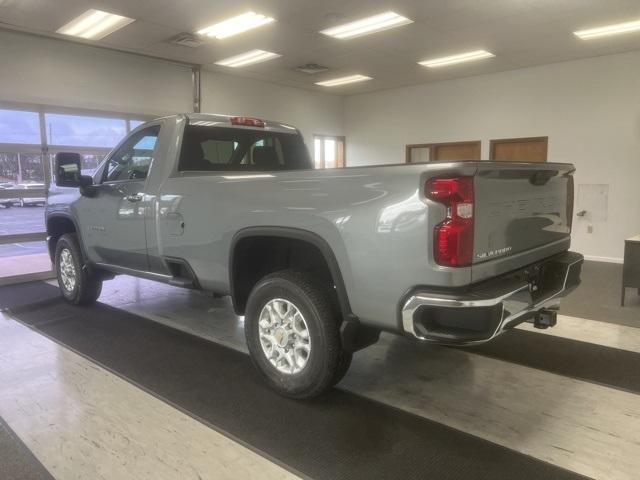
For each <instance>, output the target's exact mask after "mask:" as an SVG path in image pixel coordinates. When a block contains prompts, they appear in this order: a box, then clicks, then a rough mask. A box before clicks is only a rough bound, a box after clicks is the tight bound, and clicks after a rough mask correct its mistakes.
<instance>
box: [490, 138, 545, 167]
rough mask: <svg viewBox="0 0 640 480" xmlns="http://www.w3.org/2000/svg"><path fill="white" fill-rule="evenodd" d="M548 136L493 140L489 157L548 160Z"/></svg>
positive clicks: (534, 160)
mask: <svg viewBox="0 0 640 480" xmlns="http://www.w3.org/2000/svg"><path fill="white" fill-rule="evenodd" d="M548 141H549V138H548V137H531V138H505V139H501V140H491V148H490V154H489V158H490V159H491V160H495V161H499V162H546V161H547V145H548Z"/></svg>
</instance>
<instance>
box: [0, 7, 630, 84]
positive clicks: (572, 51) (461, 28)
mask: <svg viewBox="0 0 640 480" xmlns="http://www.w3.org/2000/svg"><path fill="white" fill-rule="evenodd" d="M89 8H98V9H101V10H106V11H109V12H112V13H117V14H120V15H125V16H128V17H132V18H135V19H136V20H137V21H136V22H134V23H132V24H130V25H128V26H126V27H124V28H123V29H121V30H119V31H117V32H115V33H113V34H112V35H109V36H108V37H106V38H104V39H103V40H101V41H99V42H97V44H99V45H103V46H107V47H111V48H117V49H122V50H128V51H133V52H138V53H143V54H147V55H153V56H158V57H162V58H167V59H170V60H178V61H183V62H189V63H196V64H201V65H203V66H204V67H205V68H206V69H208V70H212V71H222V72H226V73H230V74H234V75H242V76H246V77H251V78H259V79H263V80H267V81H271V82H275V83H279V84H283V85H290V86H295V87H302V88H308V89H314V90H325V91H330V92H332V93H338V94H356V93H362V92H369V91H374V90H380V89H386V88H394V87H400V86H405V85H412V84H418V83H426V82H432V81H438V80H444V79H450V78H457V77H466V76H472V75H479V74H483V73H490V72H498V71H503V70H511V69H515V68H521V67H528V66H533V65H541V64H547V63H553V62H560V61H565V60H571V59H577V58H583V57H592V56H597V55H605V54H610V53H618V52H623V51H628V50H635V49H640V33H632V34H627V35H620V36H617V37H608V38H601V39H593V40H589V41H584V40H579V39H577V38H576V37H575V36H574V35H573V34H572V32H573V31H575V30H579V29H584V28H590V27H597V26H601V25H606V24H610V23H619V22H624V21H630V20H636V19H640V0H387V1H381V0H254V1H246V0H0V22H2V23H0V26H2V24H5V25H4V26H5V27H8V28H13V29H19V30H24V31H27V32H33V33H38V34H42V35H47V36H51V37H60V38H66V39H68V37H63V36H61V35H57V34H55V33H54V32H55V30H57V29H58V28H60V27H61V26H62V25H64V24H66V23H67V22H68V21H69V20H71V19H73V18H75V17H76V16H77V15H79V14H81V13H83V12H84V11H85V10H87V9H89ZM248 10H253V11H255V12H257V13H262V14H265V15H269V16H272V17H274V18H275V19H276V22H274V23H271V24H269V25H266V26H264V27H261V28H258V29H256V30H253V31H250V32H246V33H243V34H240V35H237V36H234V37H231V38H227V39H224V40H217V39H207V40H206V41H205V45H203V46H202V47H200V48H196V49H193V48H188V47H181V46H178V45H171V44H169V43H167V40H168V39H170V38H171V37H173V36H174V35H176V34H178V33H181V32H195V31H197V30H199V29H201V28H203V27H205V26H208V25H211V24H212V23H216V22H218V21H220V20H224V19H226V18H229V17H231V16H234V15H237V14H240V13H243V12H245V11H248ZM387 10H393V11H395V12H397V13H399V14H401V15H404V16H406V17H409V18H410V19H412V20H414V22H415V23H412V24H410V25H406V26H402V27H398V28H394V29H391V30H387V31H384V32H380V33H376V34H372V35H367V36H363V37H360V38H354V39H351V40H337V39H333V38H329V37H326V36H324V35H321V34H319V33H318V31H319V30H322V29H325V28H327V27H329V26H332V25H336V24H340V23H344V22H346V21H351V20H355V19H358V18H361V17H365V16H369V15H373V14H376V13H380V12H383V11H387ZM87 43H93V42H87ZM255 48H259V49H262V50H269V51H272V52H276V53H279V54H281V55H282V57H280V58H278V59H275V60H272V61H268V62H265V63H261V64H256V65H252V66H248V67H246V68H240V69H231V68H225V67H220V66H217V65H214V62H215V61H217V60H220V59H222V58H226V57H230V56H233V55H237V54H239V53H243V52H245V51H248V50H252V49H255ZM478 49H485V50H489V51H490V52H493V53H494V54H495V55H496V57H495V58H492V59H488V60H481V61H478V62H473V63H467V64H460V65H455V66H450V67H444V68H440V69H435V70H432V69H427V68H425V67H422V66H420V65H417V64H416V62H417V61H419V60H423V59H425V58H432V57H440V56H446V55H451V54H456V53H460V52H465V51H468V50H478ZM309 62H314V63H319V64H322V65H325V66H327V67H329V68H330V71H328V72H325V73H320V74H316V75H308V74H305V73H301V72H297V71H295V70H293V68H294V67H295V66H297V65H300V64H304V63H309ZM355 73H359V74H363V75H368V76H371V77H373V80H371V81H367V82H363V83H360V84H352V85H348V86H343V87H338V88H331V89H327V88H323V87H318V86H315V85H314V82H317V81H321V80H326V79H330V78H334V77H337V76H343V75H351V74H355Z"/></svg>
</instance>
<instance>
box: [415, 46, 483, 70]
mask: <svg viewBox="0 0 640 480" xmlns="http://www.w3.org/2000/svg"><path fill="white" fill-rule="evenodd" d="M491 57H495V55H494V54H493V53H491V52H487V51H486V50H474V51H473V52H467V53H460V54H458V55H451V56H449V57H440V58H433V59H431V60H423V61H421V62H418V63H419V64H420V65H424V66H425V67H430V68H435V67H444V66H445V65H453V64H455V63H462V62H470V61H472V60H481V59H483V58H491Z"/></svg>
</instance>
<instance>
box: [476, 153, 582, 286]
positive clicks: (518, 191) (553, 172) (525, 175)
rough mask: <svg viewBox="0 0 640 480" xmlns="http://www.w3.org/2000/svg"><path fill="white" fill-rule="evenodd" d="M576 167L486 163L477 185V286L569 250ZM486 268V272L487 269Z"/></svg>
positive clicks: (477, 178) (479, 165) (480, 167)
mask: <svg viewBox="0 0 640 480" xmlns="http://www.w3.org/2000/svg"><path fill="white" fill-rule="evenodd" d="M573 171H574V167H573V165H570V164H559V163H543V164H540V163H508V162H486V163H480V164H478V170H477V173H476V178H475V182H474V189H475V211H474V217H475V233H474V261H473V271H474V274H473V275H472V276H473V277H474V281H477V280H480V279H481V278H482V277H487V276H494V275H498V274H500V273H504V272H507V271H510V270H514V269H516V268H519V267H521V266H524V265H527V264H529V263H533V262H535V261H537V260H540V259H542V258H545V257H548V256H550V255H553V254H554V253H558V251H563V250H566V249H567V248H568V246H569V241H570V233H571V219H572V215H573V177H572V174H573ZM485 263H488V264H492V265H491V268H487V267H489V265H484V266H483V268H480V266H481V264H485Z"/></svg>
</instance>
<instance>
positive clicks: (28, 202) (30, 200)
mask: <svg viewBox="0 0 640 480" xmlns="http://www.w3.org/2000/svg"><path fill="white" fill-rule="evenodd" d="M15 188H16V189H18V190H44V183H20V184H18V185H16V187H15ZM45 202H46V198H45V197H44V195H41V196H34V197H28V196H26V195H24V194H23V195H20V199H19V203H20V206H21V207H26V206H33V205H41V206H44V204H45Z"/></svg>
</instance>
